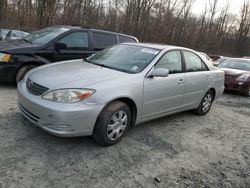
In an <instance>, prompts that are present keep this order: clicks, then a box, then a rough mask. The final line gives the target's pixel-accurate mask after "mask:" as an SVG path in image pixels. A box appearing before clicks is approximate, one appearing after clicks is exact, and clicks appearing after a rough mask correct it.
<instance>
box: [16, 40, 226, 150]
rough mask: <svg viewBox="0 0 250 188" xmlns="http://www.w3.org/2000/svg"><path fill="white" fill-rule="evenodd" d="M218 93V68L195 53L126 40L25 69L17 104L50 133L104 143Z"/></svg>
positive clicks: (200, 109) (203, 104)
mask: <svg viewBox="0 0 250 188" xmlns="http://www.w3.org/2000/svg"><path fill="white" fill-rule="evenodd" d="M223 91H224V72H223V71H221V70H218V69H217V68H215V67H213V66H212V65H211V64H210V63H209V62H208V61H207V60H206V59H205V58H204V57H203V56H201V55H200V54H199V53H197V52H195V51H193V50H190V49H187V48H182V47H176V46H166V45H155V44H130V43H127V44H120V45H116V46H113V47H111V48H109V49H106V50H103V51H101V52H99V53H97V54H95V55H92V56H90V57H89V58H87V59H85V60H73V61H65V62H60V63H54V64H50V65H45V66H42V67H39V68H36V69H33V70H31V71H30V72H29V73H28V74H27V75H26V76H25V78H24V79H23V81H21V82H20V83H19V84H18V104H19V107H20V110H21V113H22V114H23V115H24V116H25V117H26V118H27V119H28V120H30V121H31V122H33V123H34V124H36V125H37V126H39V127H41V128H42V129H44V130H46V131H48V132H50V133H52V134H54V135H57V136H63V137H74V136H87V135H92V136H93V138H94V140H96V141H97V142H98V143H99V144H101V145H104V146H110V145H113V144H116V143H117V142H118V141H119V140H120V139H121V138H122V136H123V135H124V133H125V132H126V131H127V130H128V128H129V127H130V126H131V125H137V124H140V123H143V122H146V121H149V120H152V119H155V118H160V117H163V116H167V115H170V114H174V113H178V112H182V111H186V110H194V111H195V112H196V113H197V114H199V115H205V114H206V113H207V112H208V111H209V110H210V107H211V105H212V103H213V101H214V100H215V99H217V98H218V97H220V96H221V95H222V93H223Z"/></svg>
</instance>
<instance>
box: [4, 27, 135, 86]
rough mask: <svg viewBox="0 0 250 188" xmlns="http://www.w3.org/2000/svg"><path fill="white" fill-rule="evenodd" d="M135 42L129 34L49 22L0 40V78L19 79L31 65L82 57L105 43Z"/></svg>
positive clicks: (8, 80) (110, 44) (6, 80)
mask: <svg viewBox="0 0 250 188" xmlns="http://www.w3.org/2000/svg"><path fill="white" fill-rule="evenodd" d="M123 42H138V40H137V39H136V38H135V37H133V36H128V35H124V34H120V33H113V32H109V31H103V30H97V29H91V28H83V27H78V26H53V27H48V28H45V29H43V30H40V31H36V32H34V33H32V34H30V35H29V36H27V37H25V38H23V39H20V40H11V41H1V42H0V82H16V83H17V82H19V81H20V80H22V78H23V76H24V75H25V74H26V73H27V72H28V71H29V70H31V69H32V68H35V67H37V66H39V65H44V64H48V63H51V62H58V61H64V60H70V59H81V58H86V57H88V56H90V55H92V54H93V53H95V52H97V51H99V50H102V49H104V48H106V47H109V46H112V45H114V44H117V43H123Z"/></svg>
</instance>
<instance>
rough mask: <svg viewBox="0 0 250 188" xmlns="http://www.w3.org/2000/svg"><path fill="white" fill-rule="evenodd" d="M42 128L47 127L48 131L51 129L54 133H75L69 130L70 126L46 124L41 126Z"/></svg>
mask: <svg viewBox="0 0 250 188" xmlns="http://www.w3.org/2000/svg"><path fill="white" fill-rule="evenodd" d="M43 126H45V127H47V128H48V129H52V130H54V131H66V132H74V131H75V130H73V129H72V128H71V126H70V125H66V124H51V123H46V124H43Z"/></svg>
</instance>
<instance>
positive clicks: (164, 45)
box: [123, 43, 194, 51]
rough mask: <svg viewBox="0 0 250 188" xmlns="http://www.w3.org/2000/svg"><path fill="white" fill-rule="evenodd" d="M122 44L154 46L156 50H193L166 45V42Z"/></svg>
mask: <svg viewBox="0 0 250 188" xmlns="http://www.w3.org/2000/svg"><path fill="white" fill-rule="evenodd" d="M123 44H128V45H134V46H140V47H145V48H154V49H158V50H170V49H183V50H190V51H194V50H192V49H189V48H185V47H180V46H174V45H167V44H157V43H123Z"/></svg>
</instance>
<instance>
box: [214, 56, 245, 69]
mask: <svg viewBox="0 0 250 188" xmlns="http://www.w3.org/2000/svg"><path fill="white" fill-rule="evenodd" d="M218 67H221V68H231V69H239V70H246V71H250V61H248V60H243V59H228V60H225V61H223V62H222V63H220V64H219V65H218Z"/></svg>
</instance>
